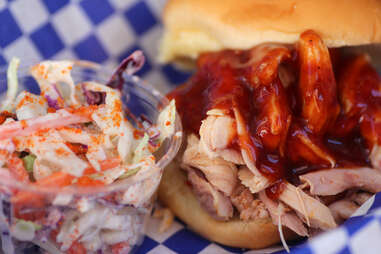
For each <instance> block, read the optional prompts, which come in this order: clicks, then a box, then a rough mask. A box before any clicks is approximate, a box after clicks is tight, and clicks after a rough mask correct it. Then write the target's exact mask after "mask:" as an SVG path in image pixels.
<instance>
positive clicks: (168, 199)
mask: <svg viewBox="0 0 381 254" xmlns="http://www.w3.org/2000/svg"><path fill="white" fill-rule="evenodd" d="M158 194H159V199H160V201H161V202H162V203H163V204H164V205H165V206H167V207H168V208H169V209H171V211H172V212H173V213H174V214H175V215H176V216H177V217H178V218H180V219H181V220H182V221H184V222H185V223H186V224H187V225H188V226H189V227H190V228H191V229H192V230H194V231H195V232H197V233H198V234H200V235H202V236H203V237H205V238H207V239H209V240H210V241H213V242H217V243H220V244H224V245H228V246H233V247H240V248H250V249H261V248H265V247H268V246H271V245H274V244H276V243H279V242H280V238H279V232H278V228H277V226H276V225H274V224H273V223H272V221H271V218H267V219H257V220H250V221H243V220H240V219H239V218H234V219H232V220H229V221H217V220H215V219H214V218H212V217H211V216H210V215H209V214H208V213H207V212H206V211H205V210H204V209H203V208H202V207H201V206H200V203H199V202H198V200H197V199H196V197H195V195H194V194H193V192H192V189H191V188H190V187H189V186H188V184H187V178H186V175H185V173H184V172H183V170H182V169H180V167H179V164H178V163H177V162H176V161H174V162H172V163H171V164H169V165H168V166H167V168H166V169H165V171H164V174H163V178H162V181H161V184H160V187H159V192H158ZM282 230H283V234H284V236H285V238H286V239H296V238H297V236H296V234H295V233H293V232H291V231H290V230H288V229H287V228H285V227H283V229H282Z"/></svg>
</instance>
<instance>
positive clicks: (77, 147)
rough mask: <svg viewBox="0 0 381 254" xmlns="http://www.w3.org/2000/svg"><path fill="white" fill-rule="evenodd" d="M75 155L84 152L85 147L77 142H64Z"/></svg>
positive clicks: (85, 150) (85, 151)
mask: <svg viewBox="0 0 381 254" xmlns="http://www.w3.org/2000/svg"><path fill="white" fill-rule="evenodd" d="M65 144H66V145H67V146H68V147H69V148H70V150H72V151H73V153H75V154H76V155H81V154H86V153H87V147H86V146H84V145H82V144H79V143H69V142H66V143H65Z"/></svg>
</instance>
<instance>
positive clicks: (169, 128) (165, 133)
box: [157, 100, 176, 141]
mask: <svg viewBox="0 0 381 254" xmlns="http://www.w3.org/2000/svg"><path fill="white" fill-rule="evenodd" d="M157 120H158V126H159V128H160V137H159V140H160V141H163V140H164V139H166V138H168V137H170V136H172V135H173V134H174V132H175V121H176V103H175V100H171V101H170V103H169V105H168V106H166V107H165V108H164V110H163V111H161V112H160V114H159V117H158V119H157Z"/></svg>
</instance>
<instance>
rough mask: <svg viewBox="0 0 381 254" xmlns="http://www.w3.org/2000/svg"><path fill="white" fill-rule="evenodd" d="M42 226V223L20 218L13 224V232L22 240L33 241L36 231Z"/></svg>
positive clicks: (14, 235)
mask: <svg viewBox="0 0 381 254" xmlns="http://www.w3.org/2000/svg"><path fill="white" fill-rule="evenodd" d="M41 228H42V227H41V225H39V224H37V223H34V222H31V221H26V220H21V219H18V220H17V222H16V224H14V225H13V226H12V229H11V232H12V236H13V237H15V238H17V239H18V240H20V241H31V240H33V238H34V236H35V232H36V231H37V230H40V229H41Z"/></svg>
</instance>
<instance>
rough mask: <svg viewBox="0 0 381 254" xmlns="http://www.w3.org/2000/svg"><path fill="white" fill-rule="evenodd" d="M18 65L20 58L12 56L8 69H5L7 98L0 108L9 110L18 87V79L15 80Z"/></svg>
mask: <svg viewBox="0 0 381 254" xmlns="http://www.w3.org/2000/svg"><path fill="white" fill-rule="evenodd" d="M19 65H20V59H18V58H16V57H14V58H12V60H11V62H10V63H9V67H8V71H7V83H8V89H7V98H6V99H5V101H4V103H3V104H2V105H1V110H7V111H11V110H12V107H13V100H14V99H15V97H16V94H17V89H18V81H17V69H18V68H19Z"/></svg>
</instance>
